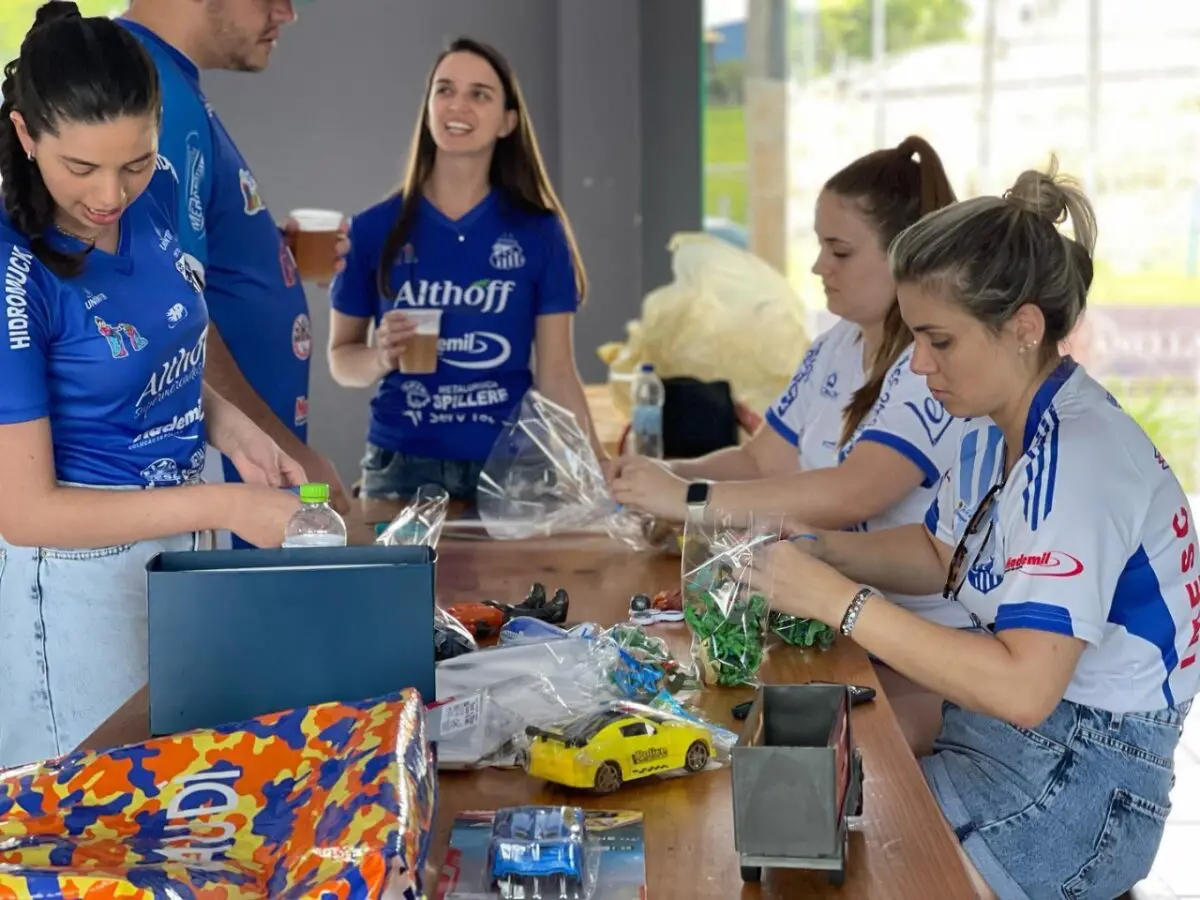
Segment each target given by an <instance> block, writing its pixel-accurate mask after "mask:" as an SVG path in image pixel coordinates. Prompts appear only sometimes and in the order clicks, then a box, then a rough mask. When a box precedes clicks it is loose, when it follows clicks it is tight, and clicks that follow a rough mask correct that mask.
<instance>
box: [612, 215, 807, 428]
mask: <svg viewBox="0 0 1200 900" xmlns="http://www.w3.org/2000/svg"><path fill="white" fill-rule="evenodd" d="M668 250H669V251H670V252H671V254H672V255H671V268H672V272H673V275H674V278H673V280H672V281H671V282H670V283H669V284H665V285H663V286H661V287H658V288H656V289H654V290H653V291H651V292H650V293H649V294H647V295H646V298H645V300H644V301H643V303H642V316H641V319H640V321H635V322H630V323H629V324H628V325H627V326H626V332H627V337H626V340H625V342H624V343H612V344H606V345H604V346H603V347H601V348H600V349H599V351H598V352H599V356H600V358H601V359H602V360H603V361H604V362H605V363H606V364H607V365H608V367H609V376H610V382H609V383H610V390H611V392H612V396H613V405H614V406H615V407H616V409H617V410H618V411H619V412H622V413H624V414H626V415H628V414H629V411H630V408H631V403H630V398H629V389H630V384H631V381H632V377H631V376H632V375H633V373H634V372H635V371H636V370H637V367H638V366H639V365H640V364H641V363H643V362H649V363H653V364H654V366H655V368H656V369H657V370H658V373H659V375H661V376H662V377H663V378H670V377H675V376H691V377H693V378H698V379H700V380H701V381H728V382H729V383H730V385H731V387H732V389H733V394H734V397H736V398H737V399H738V400H740V401H741V402H743V403H745V404H747V405H748V406H749V407H750V408H751V409H756V410H761V409H766V408H767V407H768V406H769V405H770V404H771V403H773V402H774V401H775V399H776V398H777V397H778V396H779V395H780V394H781V393H782V392H783V390H784V389H785V388H786V387H787V386H788V383H789V382H790V381H791V379H792V375H793V373H794V372H795V371H796V366H798V365H799V363H800V360H801V359H802V358H803V356H804V351H805V350H806V349H808V345H809V342H810V341H809V337H808V334H807V332H806V330H805V326H804V322H805V311H804V305H803V304H802V303H801V302H800V298H799V297H797V296H796V294H795V292H794V291H793V290H792V287H791V285H790V284H789V283H788V280H787V278H786V277H785V276H784V275H783V274H782V273H781V272H779V271H778V270H777V269H775V268H773V267H772V266H771V265H769V264H768V263H766V262H764V261H763V260H762V259H761V258H759V257H757V256H755V255H754V254H753V253H750V252H747V251H745V250H741V249H739V248H737V247H734V246H733V245H732V244H729V243H727V242H725V241H722V240H720V239H719V238H715V237H712V236H711V235H706V234H693V233H683V234H676V235H675V236H673V237H672V238H671V242H670V244H668ZM747 322H753V323H754V327H753V328H747V327H746V323H747Z"/></svg>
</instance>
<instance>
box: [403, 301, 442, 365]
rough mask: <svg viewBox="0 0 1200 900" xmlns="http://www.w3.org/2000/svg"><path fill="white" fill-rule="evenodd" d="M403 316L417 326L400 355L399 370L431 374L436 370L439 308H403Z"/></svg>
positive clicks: (439, 321) (440, 321)
mask: <svg viewBox="0 0 1200 900" xmlns="http://www.w3.org/2000/svg"><path fill="white" fill-rule="evenodd" d="M402 312H403V313H404V316H405V318H407V319H408V320H409V321H410V322H412V323H413V324H414V325H416V326H417V333H416V334H414V335H413V336H412V338H411V339H410V340H409V342H408V343H407V344H406V345H405V347H404V353H402V354H401V355H400V371H401V372H403V373H404V374H405V375H432V374H433V373H434V372H436V371H437V362H438V338H439V337H440V336H441V333H442V311H441V310H440V309H405V310H402Z"/></svg>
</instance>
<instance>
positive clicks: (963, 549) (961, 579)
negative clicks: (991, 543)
mask: <svg viewBox="0 0 1200 900" xmlns="http://www.w3.org/2000/svg"><path fill="white" fill-rule="evenodd" d="M1003 489H1004V481H1003V480H1001V481H1000V482H998V483H997V484H994V485H992V487H991V489H990V490H989V491H988V492H987V493H986V494H984V495H983V499H982V500H980V501H979V506H977V507H976V508H975V514H974V515H973V516H971V520H970V521H969V522H967V530H966V531H964V532H963V536H962V538H961V539H960V540H959V542H958V546H957V547H955V548H954V556H952V557H951V558H950V568H949V570H948V571H947V572H946V586H945V587H944V588H943V589H942V596H943V597H945V598H946V599H947V600H958V592H959V591H961V590H962V586H963V584H964V583H965V582H966V580H967V573H968V572H970V571H971V569H972V568H974V567H975V564H976V563H977V562H979V557H980V556H981V555H982V553H983V549H984V547H986V546H987V543H988V540H989V539H990V538H991V536H992V529H993V528H994V527H995V523H994V522H993V521H992V515H991V513H992V507H993V506H995V504H996V497H997V496H999V494H1000V491H1002V490H1003ZM984 522H987V530H986V531H984V532H983V537H982V539H980V540H979V541H978V542H977V543H976V542H974V541H973V538H975V537H976V536H977V535H978V534H979V529H980V528H982V527H983V523H984ZM972 545H973V546H974V550H973V551H972ZM971 618H972V619H975V615H974V613H972V614H971Z"/></svg>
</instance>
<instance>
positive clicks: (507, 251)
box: [491, 234, 525, 272]
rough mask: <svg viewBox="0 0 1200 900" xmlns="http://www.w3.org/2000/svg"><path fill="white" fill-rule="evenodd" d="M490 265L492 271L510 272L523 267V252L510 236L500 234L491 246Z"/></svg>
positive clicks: (515, 240)
mask: <svg viewBox="0 0 1200 900" xmlns="http://www.w3.org/2000/svg"><path fill="white" fill-rule="evenodd" d="M491 263H492V268H493V269H500V270H501V271H505V272H507V271H510V270H512V269H519V268H521V266H523V265H525V251H524V250H522V249H521V245H520V244H518V243H517V239H516V238H515V237H513V236H512V235H511V234H502V235H500V237H499V239H498V240H497V241H496V243H494V244H492V256H491Z"/></svg>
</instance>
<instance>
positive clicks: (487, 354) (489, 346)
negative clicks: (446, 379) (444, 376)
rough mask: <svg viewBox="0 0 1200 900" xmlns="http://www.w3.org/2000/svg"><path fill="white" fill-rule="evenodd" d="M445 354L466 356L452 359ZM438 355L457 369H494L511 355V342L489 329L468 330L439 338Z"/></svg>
mask: <svg viewBox="0 0 1200 900" xmlns="http://www.w3.org/2000/svg"><path fill="white" fill-rule="evenodd" d="M447 354H456V355H458V356H459V357H467V358H466V359H462V358H459V359H452V358H450V357H449V356H448V355H447ZM438 355H439V357H440V359H441V361H442V362H443V363H445V364H446V365H448V366H454V367H455V368H458V369H495V368H497V367H498V366H502V365H504V363H506V362H507V361H508V358H509V357H510V356H512V344H510V343H509V342H508V338H506V337H504V336H503V335H499V334H495V333H494V332H491V331H469V332H467V333H466V334H464V335H463V336H462V337H456V338H442V339H441V340H439V341H438Z"/></svg>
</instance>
